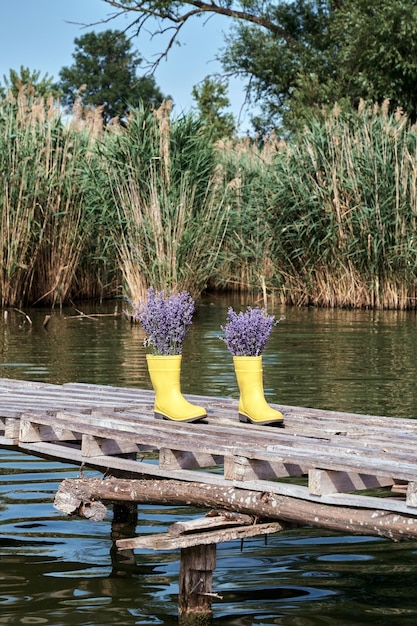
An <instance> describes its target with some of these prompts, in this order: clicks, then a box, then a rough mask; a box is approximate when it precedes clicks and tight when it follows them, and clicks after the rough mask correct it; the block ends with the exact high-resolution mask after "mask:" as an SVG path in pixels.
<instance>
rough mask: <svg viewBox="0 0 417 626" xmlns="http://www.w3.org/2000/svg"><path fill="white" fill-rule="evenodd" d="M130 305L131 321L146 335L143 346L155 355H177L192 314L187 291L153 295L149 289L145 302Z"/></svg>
mask: <svg viewBox="0 0 417 626" xmlns="http://www.w3.org/2000/svg"><path fill="white" fill-rule="evenodd" d="M132 304H133V307H134V310H135V313H134V318H135V319H136V320H137V321H138V322H140V324H141V325H142V327H143V329H144V331H145V333H146V339H145V345H147V346H152V348H153V349H154V353H155V354H159V355H165V356H167V355H174V354H181V353H182V344H183V341H184V338H185V335H186V334H187V331H188V329H189V327H190V326H191V324H192V317H193V313H194V300H193V299H192V297H191V295H190V294H189V293H188V292H187V291H183V292H181V293H178V294H175V293H173V292H172V291H171V292H170V293H169V294H166V292H165V291H160V292H155V290H154V289H153V288H152V287H150V288H149V289H148V293H147V299H146V300H145V301H142V302H139V303H138V304H135V303H132Z"/></svg>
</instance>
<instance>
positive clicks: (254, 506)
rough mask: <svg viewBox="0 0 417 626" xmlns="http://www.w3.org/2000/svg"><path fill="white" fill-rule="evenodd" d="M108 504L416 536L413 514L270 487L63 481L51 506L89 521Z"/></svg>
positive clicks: (403, 537)
mask: <svg viewBox="0 0 417 626" xmlns="http://www.w3.org/2000/svg"><path fill="white" fill-rule="evenodd" d="M114 502H135V503H137V504H144V503H146V504H162V505H177V504H181V505H190V506H199V507H202V508H207V509H211V508H221V509H224V510H228V511H235V512H239V513H244V514H247V515H252V516H253V517H254V518H256V519H259V520H264V521H265V520H269V521H279V522H281V523H282V522H286V523H288V524H291V525H298V526H306V525H308V526H315V527H318V528H324V529H327V530H333V531H337V532H343V533H350V534H355V535H367V536H376V537H384V538H387V539H391V540H393V541H402V540H415V539H417V518H416V517H413V516H409V515H405V514H400V513H398V512H390V511H386V510H383V509H382V508H381V510H378V509H366V508H361V507H360V506H357V507H355V508H350V509H349V510H348V511H347V510H346V507H345V506H337V505H330V504H325V503H320V502H317V501H313V502H311V501H307V500H302V499H298V498H294V497H291V496H285V495H279V494H276V493H273V492H272V491H264V492H261V491H254V490H250V489H242V488H239V487H236V486H223V485H218V484H204V483H197V482H183V481H178V480H153V479H134V480H129V479H118V478H113V477H109V478H106V479H97V478H78V479H65V480H64V481H63V482H62V483H61V485H60V487H59V489H58V492H57V494H56V497H55V503H54V506H55V507H56V508H57V509H59V510H60V511H63V512H64V513H67V514H69V515H85V511H87V512H88V516H89V518H90V519H103V517H104V515H105V514H106V505H109V504H112V503H114ZM381 504H382V502H381ZM132 541H134V540H132Z"/></svg>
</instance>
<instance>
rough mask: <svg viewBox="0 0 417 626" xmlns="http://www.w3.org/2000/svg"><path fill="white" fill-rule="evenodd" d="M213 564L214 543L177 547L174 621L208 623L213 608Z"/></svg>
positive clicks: (202, 625)
mask: <svg viewBox="0 0 417 626" xmlns="http://www.w3.org/2000/svg"><path fill="white" fill-rule="evenodd" d="M215 567H216V544H214V543H212V544H208V545H197V546H192V547H190V548H182V549H181V563H180V578H179V597H178V624H179V626H209V624H211V622H212V617H213V612H212V608H211V603H212V600H213V597H214V594H213V593H212V588H211V585H212V579H213V570H214V568H215Z"/></svg>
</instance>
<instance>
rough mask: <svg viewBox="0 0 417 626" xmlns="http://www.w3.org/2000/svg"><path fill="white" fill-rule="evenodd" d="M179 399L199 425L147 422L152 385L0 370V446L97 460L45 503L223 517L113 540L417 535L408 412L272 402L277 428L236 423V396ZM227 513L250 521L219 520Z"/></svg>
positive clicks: (101, 511)
mask: <svg viewBox="0 0 417 626" xmlns="http://www.w3.org/2000/svg"><path fill="white" fill-rule="evenodd" d="M186 397H187V398H188V399H190V400H191V401H193V402H195V403H198V404H199V405H203V406H205V407H206V409H207V412H208V417H207V420H206V421H205V422H204V423H174V422H169V421H161V420H155V419H154V417H153V399H154V394H153V392H152V391H145V390H137V389H132V388H116V387H110V386H97V385H90V384H79V383H69V384H64V385H52V384H45V383H36V382H26V381H18V380H9V379H0V447H3V448H6V447H11V448H13V449H16V450H19V451H21V452H23V453H27V454H34V455H38V456H41V457H45V458H53V459H56V460H57V461H60V462H65V463H68V462H69V463H74V464H76V465H79V466H88V467H92V468H96V469H98V470H101V471H102V472H103V478H83V476H82V475H80V478H78V479H74V480H65V481H63V483H62V484H61V486H60V489H59V491H58V493H57V495H56V501H55V506H56V507H57V508H59V509H60V510H62V511H64V512H66V513H68V514H80V515H81V514H83V515H85V516H86V517H91V518H93V519H101V518H103V517H104V516H105V514H106V511H107V508H106V507H107V506H109V505H115V504H116V505H120V504H121V503H122V504H123V505H126V506H133V505H134V506H136V505H137V504H139V503H144V502H147V503H148V502H152V503H161V504H172V503H175V504H183V505H187V504H190V505H197V506H200V507H202V508H203V509H206V510H208V509H213V510H214V511H216V512H217V511H220V513H219V515H220V517H221V516H223V519H222V521H221V523H220V524H217V528H216V524H214V527H213V524H212V523H210V526H211V529H210V530H207V522H201V524H200V527H199V528H193V529H191V530H190V529H188V530H186V531H184V532H174V533H172V532H171V533H168V535H169V536H168V537H165V539H163V538H161V537H159V538H156V539H155V538H154V539H149V538H147V539H146V541H147V542H148V543H146V541H145V538H141V537H130V538H129V537H128V538H125V539H123V538H121V539H118V540H117V541H116V543H117V545H118V547H119V549H121V550H122V549H124V550H126V549H136V548H141V547H153V549H173V548H176V547H177V548H180V549H186V548H187V547H190V546H196V545H198V546H202V545H204V544H207V545H213V544H214V545H215V544H216V543H217V542H218V541H221V540H222V539H221V537H222V536H223V537H225V538H226V539H225V540H228V539H230V538H233V537H235V538H238V537H243V536H245V534H246V535H247V536H253V535H256V534H264V533H268V532H277V531H278V530H280V529H283V528H284V529H285V528H288V527H289V526H294V525H295V526H303V525H304V526H305V525H313V526H316V527H319V528H325V529H331V530H336V531H341V532H345V533H352V534H363V535H371V536H380V537H387V538H390V539H392V540H394V541H399V540H410V539H413V540H415V539H416V538H417V420H406V419H400V418H394V417H378V416H370V415H357V414H349V413H339V412H333V411H323V410H319V409H311V408H301V407H291V406H283V405H276V408H278V409H279V410H280V411H281V412H282V413H283V414H284V416H285V428H284V429H282V428H274V427H270V426H269V427H267V426H255V425H252V424H242V423H241V422H239V420H238V415H237V401H236V400H235V399H230V398H212V397H205V396H186ZM274 406H275V405H274ZM225 512H229V513H230V514H233V515H244V516H250V517H249V519H250V520H251V521H252V523H248V522H247V520H246V522H245V523H244V524H242V523H241V522H240V521H239V519H241V518H236V519H235V520H234V521H232V522H231V523H229V524H224V519H225V518H224V516H225ZM216 514H217V513H216ZM226 517H227V516H226ZM274 524H275V525H274ZM230 525H231V526H232V528H230ZM256 526H257V528H256ZM226 527H228V528H226ZM219 528H220V530H219ZM210 532H211V533H212V535H210V534H209V535H208V537H207V538H204V536H205V535H207V533H210ZM196 534H197V537H196ZM173 535H175V536H173ZM184 537H185V539H184ZM163 541H165V544H164V545H165V547H164V546H163V545H162V543H163ZM149 542H150V543H149ZM152 542H153V544H152ZM151 544H152V545H151ZM210 558H211V557H210ZM209 560H210V559H209ZM211 560H212V559H211ZM185 579H187V575H186V576H185ZM208 587H209V585H208ZM204 593H205V594H206V596H207V597H210V593H211V592H210V591H207V588H206V591H205V592H204Z"/></svg>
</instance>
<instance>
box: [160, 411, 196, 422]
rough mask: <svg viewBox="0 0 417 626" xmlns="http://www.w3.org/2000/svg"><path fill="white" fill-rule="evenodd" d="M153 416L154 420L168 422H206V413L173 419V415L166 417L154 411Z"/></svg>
mask: <svg viewBox="0 0 417 626" xmlns="http://www.w3.org/2000/svg"><path fill="white" fill-rule="evenodd" d="M153 415H154V418H155V419H156V420H167V421H168V422H201V423H205V424H207V420H206V418H207V415H199V416H198V417H190V418H186V419H174V418H173V417H168V416H167V415H164V414H163V413H156V412H155V413H154V414H153Z"/></svg>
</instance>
